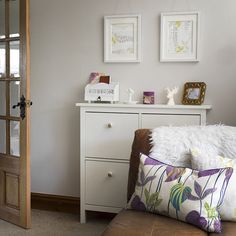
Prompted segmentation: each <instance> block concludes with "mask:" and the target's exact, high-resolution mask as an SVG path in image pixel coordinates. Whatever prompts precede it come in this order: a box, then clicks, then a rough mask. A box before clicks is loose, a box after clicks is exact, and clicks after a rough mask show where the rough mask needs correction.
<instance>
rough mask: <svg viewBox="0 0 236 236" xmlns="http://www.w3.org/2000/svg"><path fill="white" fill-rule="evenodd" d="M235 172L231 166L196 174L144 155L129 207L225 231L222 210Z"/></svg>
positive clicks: (204, 228)
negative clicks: (221, 218)
mask: <svg viewBox="0 0 236 236" xmlns="http://www.w3.org/2000/svg"><path fill="white" fill-rule="evenodd" d="M232 173H233V169H232V168H230V167H228V168H222V169H220V168H219V169H211V170H203V171H196V170H192V169H190V168H183V167H174V166H170V165H167V164H164V163H162V162H160V161H157V160H154V159H152V158H150V157H147V156H145V155H141V157H140V166H139V177H138V180H137V183H136V189H135V193H134V194H133V196H132V198H131V200H130V203H129V207H130V208H131V209H136V210H142V211H149V212H153V213H157V214H162V215H166V216H170V217H172V218H176V219H178V220H182V221H185V222H188V223H190V224H193V225H196V226H197V227H199V228H201V229H203V230H206V231H209V232H221V222H220V216H219V213H218V207H219V206H220V205H221V204H222V203H223V199H224V194H225V191H226V188H227V185H228V182H229V179H230V177H231V175H232Z"/></svg>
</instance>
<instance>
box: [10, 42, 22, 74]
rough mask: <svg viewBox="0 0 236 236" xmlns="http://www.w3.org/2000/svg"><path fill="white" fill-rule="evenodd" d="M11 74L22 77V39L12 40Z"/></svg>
mask: <svg viewBox="0 0 236 236" xmlns="http://www.w3.org/2000/svg"><path fill="white" fill-rule="evenodd" d="M10 75H11V77H20V41H12V42H10Z"/></svg>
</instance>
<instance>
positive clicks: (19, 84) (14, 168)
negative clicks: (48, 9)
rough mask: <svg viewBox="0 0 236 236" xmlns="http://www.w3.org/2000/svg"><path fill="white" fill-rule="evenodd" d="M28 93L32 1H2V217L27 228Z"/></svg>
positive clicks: (0, 90)
mask: <svg viewBox="0 0 236 236" xmlns="http://www.w3.org/2000/svg"><path fill="white" fill-rule="evenodd" d="M29 92H30V91H29V1H28V0H0V218H1V219H3V220H6V221H9V222H11V223H14V224H16V225H19V226H21V227H24V228H29V227H30V225H31V215H30V159H29V158H30V156H29V154H30V153H29V131H30V127H29V115H30V114H29V106H30V102H29ZM14 105H15V106H14ZM13 107H14V108H15V109H13Z"/></svg>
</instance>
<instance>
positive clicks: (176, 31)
mask: <svg viewBox="0 0 236 236" xmlns="http://www.w3.org/2000/svg"><path fill="white" fill-rule="evenodd" d="M192 37H193V22H192V21H168V43H169V45H168V53H169V54H176V53H177V54H188V55H189V54H192V50H193V45H192Z"/></svg>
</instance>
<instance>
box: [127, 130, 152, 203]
mask: <svg viewBox="0 0 236 236" xmlns="http://www.w3.org/2000/svg"><path fill="white" fill-rule="evenodd" d="M150 134H151V130H150V129H138V130H136V131H135V135H134V141H133V144H132V152H131V157H130V165H129V179H128V194H127V200H128V201H129V200H130V198H131V196H132V194H133V193H134V190H135V185H136V181H137V177H138V167H139V160H140V158H139V155H140V152H141V153H143V154H146V155H148V154H149V153H150V150H151V147H152V146H151V143H150Z"/></svg>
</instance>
